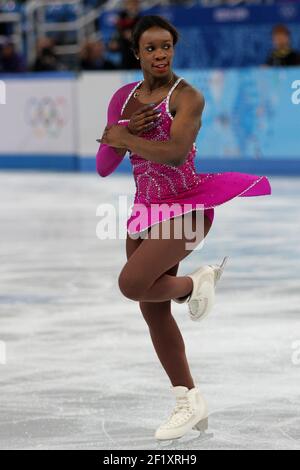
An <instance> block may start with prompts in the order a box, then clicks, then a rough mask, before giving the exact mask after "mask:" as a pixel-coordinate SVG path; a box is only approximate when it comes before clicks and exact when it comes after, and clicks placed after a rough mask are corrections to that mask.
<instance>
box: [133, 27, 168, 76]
mask: <svg viewBox="0 0 300 470" xmlns="http://www.w3.org/2000/svg"><path fill="white" fill-rule="evenodd" d="M136 55H137V57H139V59H140V64H141V68H142V70H143V71H144V72H148V73H150V74H151V75H153V76H155V77H163V76H168V75H169V74H170V70H171V67H172V62H173V57H174V47H173V36H172V34H171V33H170V31H168V30H166V29H162V28H159V27H157V26H153V27H152V28H149V29H147V31H144V33H143V34H142V35H141V37H140V41H139V50H138V51H137V54H136ZM159 65H160V67H159Z"/></svg>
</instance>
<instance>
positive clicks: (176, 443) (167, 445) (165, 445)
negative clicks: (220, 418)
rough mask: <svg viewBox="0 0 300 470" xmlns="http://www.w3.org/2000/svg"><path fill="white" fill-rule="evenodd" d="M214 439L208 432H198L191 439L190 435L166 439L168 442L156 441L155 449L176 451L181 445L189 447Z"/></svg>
mask: <svg viewBox="0 0 300 470" xmlns="http://www.w3.org/2000/svg"><path fill="white" fill-rule="evenodd" d="M213 438H214V434H213V433H208V432H200V433H199V435H198V436H196V437H191V436H190V435H189V436H187V434H185V435H184V436H182V437H177V438H173V439H168V440H163V441H161V440H156V447H157V448H158V449H161V450H162V449H176V448H182V445H183V444H184V445H189V444H193V443H194V444H199V443H201V442H206V441H208V440H210V439H213Z"/></svg>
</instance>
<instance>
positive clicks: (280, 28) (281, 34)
mask: <svg viewBox="0 0 300 470" xmlns="http://www.w3.org/2000/svg"><path fill="white" fill-rule="evenodd" d="M272 40H273V46H274V49H273V51H272V52H271V54H270V55H269V57H268V58H267V60H266V65H271V66H288V65H300V53H299V52H297V51H295V50H294V49H292V46H291V34H290V31H289V29H288V28H287V27H286V26H285V25H277V26H274V28H273V30H272Z"/></svg>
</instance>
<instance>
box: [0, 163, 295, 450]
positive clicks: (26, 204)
mask: <svg viewBox="0 0 300 470" xmlns="http://www.w3.org/2000/svg"><path fill="white" fill-rule="evenodd" d="M270 181H271V184H272V188H273V194H272V196H262V197H254V198H253V197H252V198H236V199H235V200H233V201H230V202H228V203H227V204H224V205H222V206H220V207H218V208H216V211H215V221H214V225H213V228H212V229H211V231H210V233H209V235H208V237H207V239H206V240H205V243H204V246H203V249H202V250H199V251H195V252H194V253H192V254H191V255H190V256H188V257H187V258H186V259H185V260H184V261H183V262H182V263H181V265H180V269H179V273H178V274H186V273H188V272H191V270H194V269H195V268H196V267H198V266H199V265H201V264H203V263H207V262H208V263H216V262H219V261H221V259H222V258H223V256H225V255H229V256H230V259H229V261H228V264H227V267H226V270H225V272H224V275H223V277H222V280H221V281H220V283H219V284H218V288H217V300H216V304H215V307H214V310H213V312H212V313H211V315H210V316H209V317H208V318H207V319H206V320H205V321H203V322H201V323H194V322H192V321H191V320H190V319H189V317H188V314H187V310H186V306H185V305H179V304H174V303H173V312H174V316H175V318H176V320H177V321H178V324H179V326H180V328H181V331H182V334H183V337H184V339H185V344H186V350H187V355H188V359H189V362H190V366H191V370H192V374H193V377H194V379H195V382H196V383H197V385H198V386H199V388H200V389H201V390H202V392H203V394H204V395H205V397H206V399H207V401H208V404H209V409H210V421H209V427H210V432H213V433H214V437H213V438H211V439H209V440H207V441H202V440H199V438H198V434H197V433H196V432H195V431H191V433H190V434H189V435H187V436H185V437H184V438H183V439H182V440H181V441H178V442H176V443H173V444H172V445H171V447H169V448H172V449H300V352H299V350H300V315H299V313H300V307H299V305H300V289H299V278H300V276H299V275H300V265H299V260H300V248H299V234H300V217H299V216H300V212H299V196H300V181H299V178H290V179H289V178H278V177H276V178H275V177H271V178H270ZM134 189H135V188H134V183H133V180H132V177H131V176H127V175H116V176H110V177H107V178H100V177H99V176H98V175H96V174H72V173H66V174H62V173H55V172H53V173H39V172H2V173H1V174H0V197H1V204H0V220H1V232H0V242H1V245H0V260H1V266H0V285H1V287H0V341H1V342H2V343H0V344H1V345H2V347H4V346H5V347H6V363H3V364H0V375H1V401H0V407H1V408H0V409H1V415H0V447H1V449H107V450H109V449H111V450H113V449H133V450H134V449H149V450H150V449H159V448H160V446H159V445H158V444H157V443H156V442H155V440H154V438H153V435H154V432H155V429H156V428H157V427H158V426H159V424H160V423H161V422H162V421H163V420H164V419H165V418H166V417H167V416H168V415H169V413H170V411H171V409H172V408H173V405H174V398H173V396H172V394H171V389H170V383H169V379H168V377H167V376H166V374H165V372H164V370H163V369H162V367H161V365H160V363H159V361H158V359H157V357H156V355H155V352H154V349H153V346H152V343H151V340H150V336H149V332H148V328H147V325H146V323H145V321H144V319H143V317H142V315H141V313H140V312H139V309H138V303H137V302H134V301H131V300H129V299H127V298H125V297H123V296H122V294H121V292H120V291H119V288H118V283H117V279H118V274H119V272H120V271H121V269H122V267H123V265H124V263H125V262H126V256H125V240H124V239H114V240H104V241H101V240H99V239H98V238H97V237H96V232H95V231H96V224H97V222H98V221H99V220H98V219H97V218H96V207H97V206H98V205H99V204H100V203H104V202H107V203H114V204H117V196H118V194H119V193H120V194H123V195H130V197H131V198H132V195H133V192H134ZM145 269H147V266H145ZM297 351H298V353H297ZM2 356H3V351H2ZM2 359H4V358H3V357H2ZM2 362H5V361H2Z"/></svg>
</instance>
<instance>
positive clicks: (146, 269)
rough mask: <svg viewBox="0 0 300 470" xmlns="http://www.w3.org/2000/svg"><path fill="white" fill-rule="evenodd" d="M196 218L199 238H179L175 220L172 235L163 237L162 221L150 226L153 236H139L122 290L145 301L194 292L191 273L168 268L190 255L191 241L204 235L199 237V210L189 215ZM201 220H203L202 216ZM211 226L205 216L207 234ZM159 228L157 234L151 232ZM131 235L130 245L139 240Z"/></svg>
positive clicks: (123, 275) (123, 276) (124, 272)
mask: <svg viewBox="0 0 300 470" xmlns="http://www.w3.org/2000/svg"><path fill="white" fill-rule="evenodd" d="M185 217H190V218H192V229H193V232H195V233H197V235H196V237H195V238H194V239H192V240H189V239H188V238H186V237H185V236H184V233H183V235H182V237H181V238H175V235H174V234H175V229H174V219H172V220H171V221H170V237H168V238H164V237H163V236H162V234H163V231H162V224H163V223H162V224H157V225H156V226H155V227H153V228H150V233H149V238H146V239H144V240H143V239H138V240H139V244H138V247H137V249H136V250H135V251H134V253H133V255H132V256H131V257H130V259H129V260H128V261H127V263H126V265H125V266H124V268H123V269H122V272H121V274H120V276H119V287H120V290H121V292H122V293H123V294H124V295H125V296H126V297H128V298H130V299H132V300H137V301H144V302H162V301H166V300H170V299H173V298H179V297H184V296H186V295H188V294H190V293H191V291H192V287H193V284H192V279H191V278H189V277H188V276H170V275H169V274H167V271H168V270H169V269H171V268H172V267H173V266H175V265H176V264H177V263H179V262H180V261H181V260H182V259H184V258H185V257H186V256H188V255H189V254H190V253H191V252H192V251H191V250H190V249H187V244H188V243H193V245H194V246H196V245H197V244H199V243H200V242H201V241H202V239H203V238H201V237H200V236H199V233H201V230H200V228H202V227H200V228H199V229H198V230H197V225H196V224H197V222H199V219H198V220H197V219H196V216H195V211H193V212H191V213H189V214H186V215H185ZM200 222H202V221H201V219H200ZM210 227H211V221H210V220H209V218H208V217H206V216H205V217H204V237H205V236H206V235H207V233H208V232H209V230H210ZM153 231H155V234H156V237H155V238H152V237H151V234H152V232H153ZM136 241H137V240H132V239H131V238H130V237H129V236H128V237H127V241H126V243H127V244H130V243H131V242H136Z"/></svg>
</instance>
